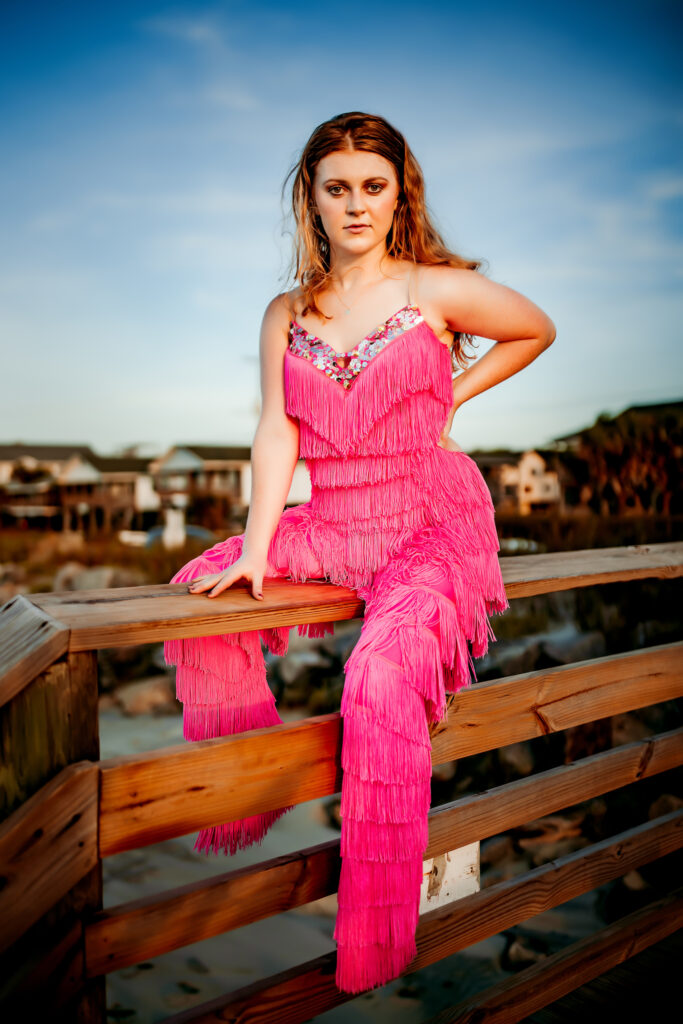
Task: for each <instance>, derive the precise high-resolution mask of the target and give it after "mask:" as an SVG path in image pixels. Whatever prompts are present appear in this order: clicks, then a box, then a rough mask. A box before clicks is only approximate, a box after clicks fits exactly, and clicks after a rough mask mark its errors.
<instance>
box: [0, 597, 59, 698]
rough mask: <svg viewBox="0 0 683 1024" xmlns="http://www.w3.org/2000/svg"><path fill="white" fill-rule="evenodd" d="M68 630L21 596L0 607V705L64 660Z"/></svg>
mask: <svg viewBox="0 0 683 1024" xmlns="http://www.w3.org/2000/svg"><path fill="white" fill-rule="evenodd" d="M68 646H69V629H68V627H67V626H65V625H64V624H63V623H62V622H58V621H57V620H56V619H55V618H53V617H52V616H51V615H49V614H48V613H47V612H45V611H43V610H42V608H39V607H38V606H37V605H36V604H34V603H33V602H32V601H30V600H29V599H28V598H26V597H24V595H23V594H19V595H17V596H16V597H13V598H12V600H11V601H8V602H7V604H5V605H3V606H2V607H1V608H0V706H2V705H3V704H6V703H7V701H8V700H11V699H12V697H14V695H15V694H16V693H19V691H20V690H22V689H23V688H24V687H25V686H26V685H27V684H28V683H30V682H31V680H33V679H35V678H36V676H37V675H40V673H41V672H44V671H45V669H46V668H49V666H50V665H51V664H52V663H53V662H54V661H56V660H57V658H59V657H61V655H62V654H64V652H65V651H66V650H67V648H68Z"/></svg>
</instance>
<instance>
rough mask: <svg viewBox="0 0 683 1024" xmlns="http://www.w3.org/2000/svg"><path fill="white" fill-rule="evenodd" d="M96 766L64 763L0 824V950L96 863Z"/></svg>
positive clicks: (27, 927) (15, 938)
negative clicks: (0, 922)
mask: <svg viewBox="0 0 683 1024" xmlns="http://www.w3.org/2000/svg"><path fill="white" fill-rule="evenodd" d="M97 783H98V770H97V765H96V764H92V763H91V762H89V761H83V762H80V763H78V764H73V765H69V767H68V768H64V769H63V771H61V772H60V773H59V775H57V776H56V777H55V778H54V779H52V780H51V781H50V782H48V783H47V784H46V785H45V786H43V787H42V788H41V789H39V790H38V792H37V793H34V795H33V796H32V797H30V799H28V800H27V801H26V803H25V804H22V806H21V807H20V808H19V809H18V810H16V811H15V812H14V813H13V814H12V815H11V816H10V817H9V818H7V819H6V821H4V822H3V823H2V824H0V921H2V927H1V928H0V951H1V950H5V949H7V948H8V947H9V946H11V945H12V944H13V943H14V942H15V941H16V940H17V939H18V938H19V936H21V935H23V934H24V932H26V931H28V929H29V928H30V927H31V925H32V924H34V923H35V922H36V921H38V920H39V918H41V917H42V916H43V914H46V913H47V911H48V910H50V909H51V907H53V906H54V905H55V903H56V902H57V901H58V900H59V899H61V898H62V896H64V895H65V894H66V893H67V892H69V890H70V889H72V888H73V886H74V885H76V883H77V882H80V880H81V879H82V878H83V877H84V876H85V875H86V874H87V873H88V872H89V871H90V870H92V868H94V867H95V865H96V864H97Z"/></svg>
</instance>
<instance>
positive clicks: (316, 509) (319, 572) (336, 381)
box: [164, 302, 508, 993]
mask: <svg viewBox="0 0 683 1024" xmlns="http://www.w3.org/2000/svg"><path fill="white" fill-rule="evenodd" d="M289 337H290V343H289V346H288V349H287V351H286V353H285V363H284V380H285V390H286V408H287V412H288V413H289V415H291V416H294V417H296V418H297V419H298V420H299V425H300V455H301V457H302V458H304V459H305V460H306V465H307V467H308V470H309V472H310V476H311V484H312V494H311V500H310V501H308V502H306V503H305V504H303V505H298V506H296V507H293V508H287V509H285V510H284V512H283V514H282V516H281V518H280V521H279V524H278V527H277V529H276V531H275V534H274V536H273V538H272V541H271V544H270V548H269V551H268V562H267V568H266V576H270V577H287V578H289V579H292V580H297V581H303V580H306V579H320V578H324V579H327V580H330V581H331V582H333V583H337V584H343V585H345V586H349V587H352V588H354V589H356V591H357V592H358V595H359V597H360V598H361V599H362V600H363V601H364V602H365V612H364V620H363V626H362V630H361V635H360V638H359V640H358V643H357V644H356V646H355V648H354V650H353V652H352V654H351V656H350V657H349V659H348V660H347V662H346V665H345V669H344V672H345V684H344V692H343V697H342V702H341V714H342V717H343V740H342V769H343V783H342V797H341V816H342V829H341V858H342V862H341V876H340V882H339V892H338V901H339V903H338V906H339V909H338V913H337V920H336V927H335V932H334V937H335V939H336V942H337V968H336V984H337V986H338V988H339V989H340V990H342V991H344V992H349V993H357V992H362V991H364V990H366V989H369V988H372V987H374V986H376V985H382V984H384V983H386V982H387V981H390V980H391V979H393V978H396V977H397V976H398V975H400V974H401V973H403V971H404V970H405V969H406V967H407V966H408V964H409V963H410V961H411V960H412V959H413V958H414V957H415V955H416V952H417V949H416V944H415V930H416V927H417V922H418V912H419V902H420V888H421V883H422V876H423V854H424V852H425V850H426V847H427V842H428V829H427V814H428V811H429V806H430V799H431V792H430V780H431V742H430V732H429V727H430V725H431V724H432V723H436V722H438V721H440V720H441V719H442V718H443V717H444V716H445V712H446V695H447V694H448V693H455V692H457V691H458V690H460V689H462V688H463V687H467V686H470V685H471V682H472V678H474V679H475V680H476V673H475V671H474V663H473V658H478V657H481V656H482V655H483V654H484V653H485V652H486V650H487V649H488V643H489V639H491V640H495V635H494V633H493V630H492V628H491V624H490V621H489V618H488V616H489V615H491V614H495V613H500V612H502V611H504V610H505V609H506V608H507V607H508V602H507V598H506V594H505V588H504V586H503V581H502V577H501V573H500V567H499V563H498V555H497V553H498V551H499V544H498V537H497V533H496V528H495V523H494V509H493V503H492V501H491V495H490V493H489V490H488V488H487V486H486V483H485V481H484V479H483V477H482V476H481V473H480V472H479V469H478V467H477V465H476V463H475V462H474V461H473V460H472V459H471V458H470V457H469V456H468V455H466V454H465V453H464V452H461V451H449V450H447V449H444V448H442V447H441V446H440V445H439V444H438V443H437V442H438V440H439V438H440V435H441V431H442V428H443V426H444V424H445V422H446V419H447V416H448V413H449V411H450V408H451V405H452V387H451V385H452V374H451V356H450V352H449V350H448V348H447V347H446V345H445V344H444V343H443V342H441V341H439V339H438V337H437V336H436V334H435V333H434V332H433V331H432V329H431V328H430V327H429V325H428V324H427V323H426V321H425V319H424V317H423V316H422V314H421V313H420V310H419V308H418V307H417V306H415V305H412V304H410V302H409V304H408V305H406V306H404V307H403V308H402V309H400V310H399V311H398V312H397V313H395V314H394V315H393V316H392V317H390V318H389V319H388V320H387V321H386V322H385V323H384V324H382V325H381V326H380V327H379V328H378V329H377V330H375V331H374V332H373V333H372V334H370V335H368V336H367V337H366V338H364V339H363V341H361V342H360V344H359V345H358V346H357V347H356V348H355V349H354V350H353V352H352V353H351V354H350V355H351V358H350V360H349V362H348V364H347V365H346V366H342V365H341V356H340V355H339V354H338V353H336V352H335V350H334V349H332V348H331V347H330V346H329V345H327V344H326V343H325V342H323V341H322V340H321V339H320V338H318V337H316V336H314V335H312V334H309V333H307V332H306V330H304V329H303V328H302V327H301V326H300V325H299V324H297V323H296V321H292V323H291V325H290V332H289ZM345 355H346V354H345ZM243 538H244V534H240V535H238V536H233V537H229V538H228V539H227V540H225V541H221V542H220V543H219V544H216V545H215V547H213V548H211V549H210V550H208V551H206V552H204V554H203V555H201V556H199V557H198V558H195V559H193V560H192V561H191V562H189V563H188V564H187V565H185V566H183V568H182V569H181V570H180V571H179V572H178V573H177V574H176V575H175V576H174V577H173V580H172V582H173V583H178V582H184V581H189V580H192V579H195V578H197V577H199V576H203V575H208V574H212V573H216V572H220V571H222V570H223V569H225V568H226V567H227V566H229V565H232V563H233V562H235V561H236V560H237V558H238V557H239V555H240V553H241V550H242V542H243ZM298 629H299V633H300V635H306V634H307V635H308V636H312V637H315V636H324V635H325V634H326V633H331V632H332V631H333V625H332V623H323V624H320V623H318V624H313V623H311V624H307V625H302V626H299V627H298ZM288 639H289V627H285V628H282V627H280V628H273V629H262V630H255V631H250V632H242V633H233V634H228V635H224V636H213V637H205V638H194V639H189V640H172V641H167V642H166V643H165V645H164V650H165V656H166V660H167V662H168V663H169V664H175V665H176V666H177V696H178V699H179V700H180V701H182V702H183V705H184V707H183V724H184V736H185V738H186V739H188V740H201V739H208V738H213V737H216V736H227V735H231V734H233V733H236V732H243V731H245V730H249V729H257V728H262V727H264V726H270V725H275V724H278V723H280V722H281V719H280V716H279V715H278V713H277V711H276V709H275V700H274V697H273V694H272V693H271V690H270V688H269V686H268V683H267V681H266V670H265V662H264V658H263V652H262V648H261V641H263V642H264V643H265V645H266V646H267V647H268V649H269V650H270V651H271V652H273V653H275V654H285V653H286V651H287V645H288ZM470 647H471V651H470ZM287 810H289V808H280V809H278V810H275V811H272V812H269V813H267V814H260V815H256V816H253V817H250V818H246V819H243V820H240V821H233V822H229V823H226V824H222V825H218V826H215V827H212V828H206V829H203V830H202V831H201V832H200V833H199V837H198V839H197V842H196V846H195V848H196V849H199V850H205V851H206V852H210V851H213V852H214V853H218V852H219V851H220V850H224V851H225V852H226V853H227V852H230V853H234V852H235V851H236V850H237V849H239V848H241V847H245V846H248V845H250V844H251V843H254V842H259V841H260V840H261V839H262V837H263V836H264V834H265V833H266V831H267V830H268V828H269V827H270V826H271V825H272V823H273V822H274V821H275V820H277V818H279V817H280V815H282V814H284V813H285V812H286V811H287Z"/></svg>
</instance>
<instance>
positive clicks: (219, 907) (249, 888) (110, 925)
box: [85, 728, 683, 976]
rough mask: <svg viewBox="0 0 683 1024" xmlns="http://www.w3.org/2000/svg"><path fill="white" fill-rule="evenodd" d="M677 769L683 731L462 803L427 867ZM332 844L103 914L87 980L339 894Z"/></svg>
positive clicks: (89, 938)
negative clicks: (478, 843)
mask: <svg viewBox="0 0 683 1024" xmlns="http://www.w3.org/2000/svg"><path fill="white" fill-rule="evenodd" d="M682 763H683V728H681V729H675V730H672V731H671V732H666V733H660V734H659V735H656V736H651V737H649V738H648V739H641V740H636V741H635V742H633V743H627V744H624V745H623V746H620V747H616V748H615V749H613V750H607V751H603V752H602V753H599V754H593V755H591V756H590V757H585V758H582V759H581V760H580V761H576V762H574V763H573V764H569V765H561V766H560V767H558V768H552V769H550V770H549V771H545V772H538V773H536V774H534V775H532V776H529V777H528V778H525V779H519V780H517V781H515V782H509V783H505V784H504V785H502V786H498V787H496V788H494V789H490V790H487V791H486V792H485V793H478V794H476V795H473V796H467V797H462V798H460V799H459V800H454V801H452V802H451V803H449V804H445V805H443V806H441V807H437V808H435V809H433V810H432V811H431V812H430V815H429V846H428V848H427V850H426V852H425V858H428V857H436V856H439V855H440V854H443V853H446V852H448V851H449V850H455V849H457V848H458V847H461V846H466V845H468V844H469V843H473V842H476V841H477V840H480V839H485V838H487V837H488V836H493V835H496V834H498V833H500V832H504V831H505V830H507V829H510V828H514V827H515V826H517V825H520V824H524V823H526V822H528V821H533V820H535V819H536V818H538V817H540V816H541V815H544V814H550V813H552V812H553V811H557V810H559V809H560V808H563V807H569V806H571V805H572V804H574V803H578V802H579V801H582V800H589V799H591V798H593V797H595V796H598V795H600V794H602V793H607V792H609V791H610V790H613V789H618V788H619V787H621V786H626V785H628V784H629V783H632V782H634V781H636V780H638V779H642V778H649V777H651V776H653V775H655V774H658V773H659V772H663V771H668V770H670V769H672V768H676V767H678V766H679V765H680V764H682ZM339 868H340V862H339V840H332V841H331V842H327V843H323V844H321V845H319V846H314V847H309V848H308V849H305V850H297V851H296V852H295V853H291V854H287V855H286V856H283V857H277V858H275V859H273V860H269V861H265V862H263V863H261V864H256V865H252V866H250V867H246V868H241V869H239V870H237V871H229V872H225V873H223V874H220V875H217V876H214V877H213V878H210V879H208V880H202V881H201V882H196V883H193V884H191V885H185V886H182V887H180V888H177V889H172V890H169V891H167V892H164V893H162V894H161V895H158V894H155V895H153V896H147V897H144V898H142V899H138V900H135V901H134V902H130V903H125V904H121V905H120V906H116V907H111V908H109V909H107V910H103V911H100V912H99V913H98V914H97V915H96V916H95V918H94V919H93V920H92V921H91V922H90V923H88V924H87V926H86V932H85V947H86V970H87V973H88V975H89V976H95V975H98V974H105V973H109V972H110V971H114V970H119V969H120V968H122V967H127V966H129V965H130V964H136V963H140V962H141V961H142V960H149V959H151V958H152V957H155V956H160V955H161V954H163V953H168V952H170V951H171V950H173V949H178V948H180V947H182V946H186V945H189V944H191V943H193V942H201V941H202V940H204V939H208V938H210V937H211V936H213V935H219V934H221V933H222V932H226V931H230V930H231V929H233V928H241V927H242V926H244V925H246V924H251V923H252V922H254V921H258V920H261V919H262V918H264V917H270V916H272V915H273V914H279V913H281V912H282V911H285V910H290V909H291V908H292V907H298V906H301V905H303V904H305V903H309V902H311V901H312V900H317V899H320V898H321V897H323V896H327V895H329V894H330V893H333V892H336V890H337V885H338V880H339Z"/></svg>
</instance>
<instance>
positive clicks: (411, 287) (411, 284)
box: [408, 263, 417, 306]
mask: <svg viewBox="0 0 683 1024" xmlns="http://www.w3.org/2000/svg"><path fill="white" fill-rule="evenodd" d="M416 277H417V264H416V263H413V264H412V265H411V267H410V270H409V271H408V305H409V306H416V305H417V303H416V302H415V297H416V291H415V278H416Z"/></svg>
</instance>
